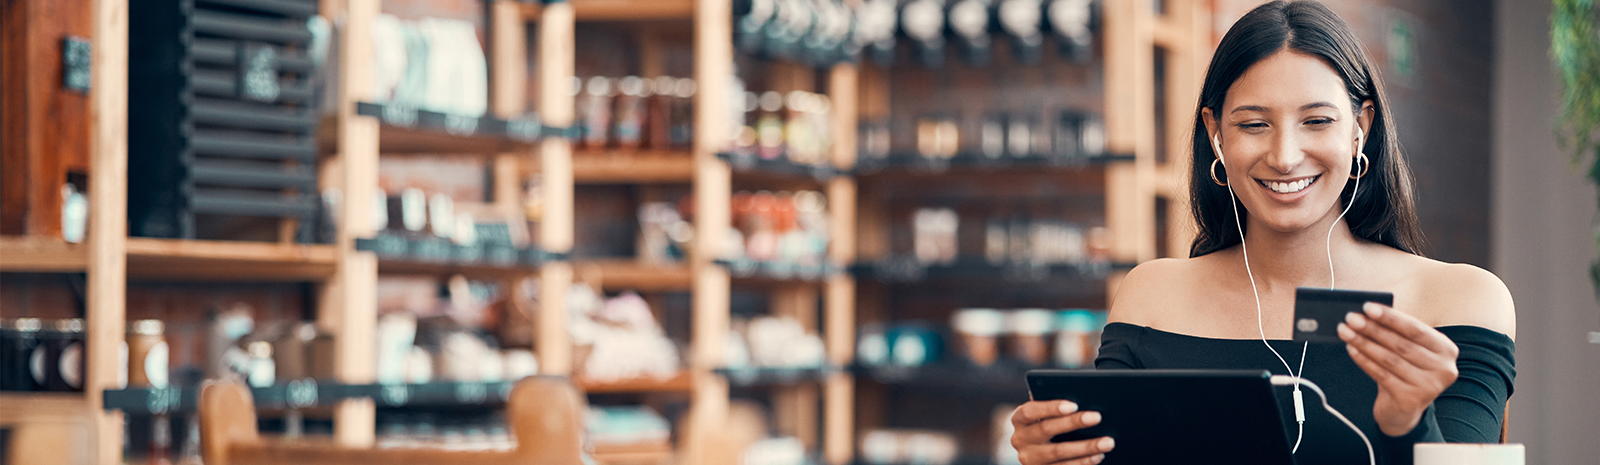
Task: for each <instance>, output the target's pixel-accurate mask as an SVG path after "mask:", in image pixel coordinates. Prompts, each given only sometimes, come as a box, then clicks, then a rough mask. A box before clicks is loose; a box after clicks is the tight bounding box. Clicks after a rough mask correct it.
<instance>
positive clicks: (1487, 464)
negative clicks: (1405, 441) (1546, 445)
mask: <svg viewBox="0 0 1600 465" xmlns="http://www.w3.org/2000/svg"><path fill="white" fill-rule="evenodd" d="M1413 451H1414V452H1415V455H1416V458H1415V461H1414V462H1413V463H1415V464H1416V465H1523V461H1524V459H1525V457H1524V456H1525V454H1524V451H1523V448H1522V444H1443V443H1418V444H1417V445H1416V446H1415V449H1413Z"/></svg>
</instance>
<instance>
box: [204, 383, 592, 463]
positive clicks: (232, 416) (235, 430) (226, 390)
mask: <svg viewBox="0 0 1600 465" xmlns="http://www.w3.org/2000/svg"><path fill="white" fill-rule="evenodd" d="M584 409H585V401H584V398H583V396H582V395H580V394H579V393H578V390H577V388H576V387H574V386H573V385H572V383H571V382H569V381H567V380H566V379H564V378H557V377H542V376H541V377H530V378H525V379H523V380H522V381H518V382H517V384H516V386H514V387H513V388H512V389H511V395H510V397H509V398H508V399H507V400H506V410H507V414H506V418H507V422H509V423H510V424H509V425H507V426H508V427H509V428H510V429H511V433H512V434H513V435H514V436H515V437H516V440H517V445H516V447H515V448H514V449H512V450H509V451H446V450H437V449H353V448H347V447H340V446H335V445H332V444H326V443H321V444H318V443H310V442H306V441H297V442H280V441H270V440H265V439H263V438H262V437H261V435H260V433H259V432H257V431H256V413H255V402H254V400H253V399H252V398H251V396H250V390H249V389H248V388H246V387H245V386H244V385H241V384H239V383H208V384H206V385H205V386H204V387H202V388H201V391H200V431H201V433H200V442H201V449H202V455H203V458H204V459H205V462H206V463H207V464H208V465H268V464H274V465H334V464H348V463H379V464H383V465H447V464H462V463H471V464H475V465H476V464H513V463H515V464H528V463H536V464H541V465H545V464H548V465H580V464H581V463H582V459H581V458H580V454H581V450H582V447H583V446H582V434H583V412H584Z"/></svg>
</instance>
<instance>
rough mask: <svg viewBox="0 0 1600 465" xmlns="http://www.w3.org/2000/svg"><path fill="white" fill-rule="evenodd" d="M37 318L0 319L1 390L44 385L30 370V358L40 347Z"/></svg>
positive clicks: (22, 389) (25, 389)
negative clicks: (34, 377)
mask: <svg viewBox="0 0 1600 465" xmlns="http://www.w3.org/2000/svg"><path fill="white" fill-rule="evenodd" d="M40 325H41V322H40V321H39V319H38V318H17V319H10V320H7V319H0V390H6V391H37V390H40V389H42V388H43V386H41V385H40V384H39V383H38V382H36V381H34V379H33V375H32V374H31V373H29V367H30V365H31V364H30V363H28V360H29V358H31V357H32V356H33V351H34V349H35V348H37V347H39V329H40Z"/></svg>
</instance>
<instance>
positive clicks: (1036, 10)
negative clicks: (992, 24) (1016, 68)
mask: <svg viewBox="0 0 1600 465" xmlns="http://www.w3.org/2000/svg"><path fill="white" fill-rule="evenodd" d="M1040 2H1041V0H999V4H998V5H997V7H996V12H995V14H996V16H999V23H1000V29H1002V30H1004V31H1005V32H1006V34H1007V35H1009V36H1011V52H1012V55H1014V56H1015V59H1016V61H1017V62H1018V63H1023V64H1033V63H1038V62H1039V58H1040V56H1041V55H1043V52H1042V49H1043V48H1044V32H1043V31H1042V28H1041V26H1042V24H1043V21H1042V20H1041V17H1042V16H1044V11H1043V10H1044V5H1043V4H1042V3H1040Z"/></svg>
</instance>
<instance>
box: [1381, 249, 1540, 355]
mask: <svg viewBox="0 0 1600 465" xmlns="http://www.w3.org/2000/svg"><path fill="white" fill-rule="evenodd" d="M1413 257H1414V258H1412V259H1410V260H1408V261H1409V262H1411V263H1408V265H1409V266H1408V267H1410V268H1412V269H1413V271H1414V272H1413V273H1412V276H1413V278H1412V279H1411V280H1410V281H1411V283H1410V286H1408V287H1410V288H1411V289H1413V291H1414V292H1415V293H1416V295H1417V296H1419V297H1420V298H1418V299H1415V300H1413V303H1414V305H1417V306H1418V308H1417V311H1416V313H1414V314H1413V315H1415V316H1417V317H1418V318H1419V319H1422V320H1423V321H1424V322H1426V323H1428V324H1430V325H1432V326H1436V327H1437V326H1477V327H1481V328H1485V329H1489V330H1493V331H1497V332H1500V333H1503V334H1505V335H1506V336H1510V337H1511V338H1513V339H1515V338H1516V336H1517V312H1516V305H1515V303H1514V302H1513V301H1512V298H1511V291H1510V290H1509V289H1507V288H1506V285H1505V283H1504V282H1502V281H1500V277H1498V276H1495V275H1494V273H1490V272H1489V271H1488V270H1485V269H1483V268H1478V267H1476V266H1473V265H1469V264H1465V263H1445V262H1441V261H1438V260H1433V259H1429V258H1423V257H1418V256H1413Z"/></svg>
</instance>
